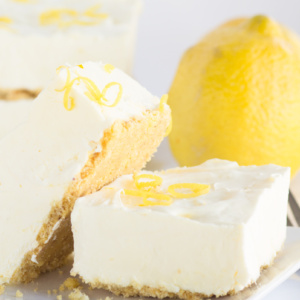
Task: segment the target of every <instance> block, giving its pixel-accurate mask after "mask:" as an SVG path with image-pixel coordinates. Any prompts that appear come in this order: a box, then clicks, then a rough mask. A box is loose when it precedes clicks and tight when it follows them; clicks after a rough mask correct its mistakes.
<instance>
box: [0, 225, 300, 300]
mask: <svg viewBox="0 0 300 300" xmlns="http://www.w3.org/2000/svg"><path fill="white" fill-rule="evenodd" d="M70 268H71V262H70V264H68V265H67V266H65V267H64V268H62V269H61V270H62V271H63V274H59V271H54V272H51V273H48V274H44V275H42V276H40V278H38V279H37V280H36V281H34V282H32V283H30V284H27V285H19V286H9V287H7V288H6V291H5V293H4V294H3V295H2V296H0V300H8V299H16V298H15V295H16V291H17V290H20V291H21V292H22V293H23V295H24V296H23V299H24V300H27V299H28V300H44V299H47V300H50V299H56V295H55V294H53V292H52V294H51V295H48V292H47V291H48V290H50V291H53V290H54V289H56V290H58V289H59V286H60V285H61V284H62V283H63V282H64V280H65V279H66V278H68V277H69V276H70V275H69V272H70ZM299 268H300V228H290V227H289V228H288V230H287V240H286V242H285V245H284V248H283V250H282V251H281V253H280V254H279V255H278V257H277V258H276V259H275V261H274V264H273V265H272V266H271V267H270V268H268V269H266V270H264V271H263V272H262V274H261V277H260V279H259V280H258V282H257V284H255V285H253V286H252V287H250V288H248V289H246V290H244V291H242V292H241V293H239V294H237V295H235V296H230V297H222V298H218V299H220V300H221V299H222V300H245V299H247V300H258V299H262V298H263V297H264V296H265V295H266V294H267V293H269V292H270V291H271V290H273V289H274V288H275V287H276V286H278V285H279V284H281V283H282V282H283V281H284V280H286V279H287V278H288V277H290V276H291V275H292V274H293V273H295V272H296V271H297V270H298V269H299ZM36 288H37V291H36V292H34V289H36ZM82 291H83V292H84V293H86V294H87V295H89V296H90V299H91V300H98V299H100V298H102V299H103V300H104V299H105V297H106V296H109V297H113V299H114V300H119V299H124V298H122V297H117V296H114V295H112V294H111V293H109V292H107V291H104V290H89V289H88V286H86V285H83V290H82ZM69 293H70V292H69V291H67V292H62V293H59V292H58V294H61V295H62V296H63V299H68V294H69ZM18 299H19V298H18ZM136 299H139V298H136Z"/></svg>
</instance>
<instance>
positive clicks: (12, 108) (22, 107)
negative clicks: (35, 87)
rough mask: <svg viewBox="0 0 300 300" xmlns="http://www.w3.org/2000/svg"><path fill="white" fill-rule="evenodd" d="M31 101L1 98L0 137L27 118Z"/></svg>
mask: <svg viewBox="0 0 300 300" xmlns="http://www.w3.org/2000/svg"><path fill="white" fill-rule="evenodd" d="M31 103H32V101H31V100H18V101H5V100H0V139H1V138H2V137H3V136H4V135H6V134H7V133H8V132H10V131H11V130H12V129H14V128H15V127H17V126H18V125H19V124H21V123H23V122H24V121H25V120H26V119H27V117H28V114H29V110H30V107H31Z"/></svg>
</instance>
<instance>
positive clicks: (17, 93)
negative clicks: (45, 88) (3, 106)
mask: <svg viewBox="0 0 300 300" xmlns="http://www.w3.org/2000/svg"><path fill="white" fill-rule="evenodd" d="M40 92H41V90H26V89H18V90H8V89H1V88H0V99H3V100H19V99H33V98H36V97H37V95H38V94H39V93H40Z"/></svg>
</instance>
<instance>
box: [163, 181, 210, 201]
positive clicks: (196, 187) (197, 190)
mask: <svg viewBox="0 0 300 300" xmlns="http://www.w3.org/2000/svg"><path fill="white" fill-rule="evenodd" d="M177 189H189V190H191V191H192V193H179V192H176V190H177ZM209 190H210V186H209V185H207V184H200V183H175V184H172V185H170V186H169V187H168V192H169V194H171V195H172V196H173V197H175V198H193V197H197V196H200V195H203V194H207V193H208V192H209Z"/></svg>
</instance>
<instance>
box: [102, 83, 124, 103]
mask: <svg viewBox="0 0 300 300" xmlns="http://www.w3.org/2000/svg"><path fill="white" fill-rule="evenodd" d="M114 85H117V86H118V87H119V92H118V94H117V97H116V100H115V101H114V102H113V103H112V104H104V103H103V104H102V105H105V106H108V107H113V106H116V105H117V104H118V103H119V101H120V100H121V97H122V94H123V87H122V85H121V84H120V83H118V82H110V83H108V84H107V85H106V86H105V87H104V89H103V91H102V98H103V100H104V101H106V102H108V100H107V99H106V98H105V96H106V93H107V91H108V89H109V88H111V87H112V86H114Z"/></svg>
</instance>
